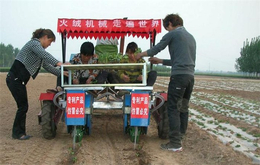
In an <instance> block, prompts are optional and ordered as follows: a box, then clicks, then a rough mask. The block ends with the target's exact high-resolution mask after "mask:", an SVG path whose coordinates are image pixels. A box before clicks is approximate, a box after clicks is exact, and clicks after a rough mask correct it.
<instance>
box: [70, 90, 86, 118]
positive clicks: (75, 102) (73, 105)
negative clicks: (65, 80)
mask: <svg viewBox="0 0 260 165" xmlns="http://www.w3.org/2000/svg"><path fill="white" fill-rule="evenodd" d="M66 113H67V118H84V117H85V93H67V108H66Z"/></svg>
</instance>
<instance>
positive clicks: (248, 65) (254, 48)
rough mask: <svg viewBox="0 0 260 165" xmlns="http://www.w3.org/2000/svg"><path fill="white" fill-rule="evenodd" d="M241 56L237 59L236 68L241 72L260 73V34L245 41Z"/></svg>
mask: <svg viewBox="0 0 260 165" xmlns="http://www.w3.org/2000/svg"><path fill="white" fill-rule="evenodd" d="M240 55H241V56H240V57H239V58H237V59H236V65H235V68H236V70H237V71H240V72H249V73H255V74H256V75H257V74H259V73H260V36H258V37H255V38H253V39H252V40H251V42H250V43H249V41H248V39H247V40H246V41H245V42H244V45H243V48H241V51H240Z"/></svg>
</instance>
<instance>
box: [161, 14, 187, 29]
mask: <svg viewBox="0 0 260 165" xmlns="http://www.w3.org/2000/svg"><path fill="white" fill-rule="evenodd" d="M169 22H171V23H172V26H173V27H175V26H178V25H180V26H183V20H182V18H181V17H180V16H179V15H178V14H168V15H167V16H166V17H165V18H164V19H163V27H164V28H165V29H166V28H167V27H168V26H169Z"/></svg>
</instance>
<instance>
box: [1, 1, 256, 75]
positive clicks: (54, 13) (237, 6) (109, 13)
mask: <svg viewBox="0 0 260 165" xmlns="http://www.w3.org/2000/svg"><path fill="white" fill-rule="evenodd" d="M0 3H1V4H0V5H1V8H0V16H1V18H0V21H1V22H0V29H1V33H0V42H1V43H4V44H5V45H7V44H12V45H13V46H14V47H15V48H19V49H21V48H22V47H23V45H24V44H25V43H26V42H27V41H29V40H30V38H31V36H32V32H33V31H35V30H36V29H38V28H49V29H51V30H52V31H53V32H54V33H55V35H56V38H57V39H56V42H55V43H52V45H51V46H50V47H49V48H47V51H48V52H50V53H51V54H52V55H54V56H55V57H56V58H57V59H59V60H61V40H60V38H61V37H60V34H58V33H57V20H58V18H77V19H87V18H89V19H115V18H123V17H128V19H163V18H164V17H165V16H166V15H167V14H170V13H178V14H179V15H180V16H181V17H182V18H183V20H184V26H185V28H186V29H187V30H188V31H189V32H190V33H191V34H193V36H194V37H195V39H196V41H197V60H196V70H203V71H206V70H210V71H236V70H235V67H234V66H235V60H236V59H237V58H239V57H240V49H241V48H242V47H243V42H244V41H245V40H246V39H249V41H251V39H252V38H254V37H257V36H260V0H187V1H184V0H180V1H175V0H131V1H129V0H0ZM165 33H167V31H165V30H164V28H163V27H162V33H160V34H158V35H157V37H156V43H158V42H159V40H160V39H161V38H162V36H163V35H164V34H165ZM87 40H89V39H87ZM85 41H86V39H73V40H72V39H68V40H67V51H66V52H67V55H69V54H71V53H78V52H79V48H80V45H81V44H82V43H83V42H85ZM89 41H92V42H93V44H95V43H96V41H94V40H89ZM131 41H135V42H136V43H137V44H138V46H139V47H140V48H141V49H142V50H143V51H144V50H147V49H148V48H149V40H146V39H140V38H126V41H125V43H126V44H127V43H128V42H131ZM157 57H159V58H164V59H169V58H170V56H169V53H168V48H166V50H164V51H162V52H160V53H159V54H158V55H157Z"/></svg>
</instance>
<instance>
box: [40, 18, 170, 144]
mask: <svg viewBox="0 0 260 165" xmlns="http://www.w3.org/2000/svg"><path fill="white" fill-rule="evenodd" d="M57 31H58V33H60V34H61V41H62V60H63V62H65V61H66V40H67V39H69V38H71V39H75V38H76V39H78V38H81V39H82V38H86V39H87V38H90V39H93V38H94V39H101V38H113V39H114V38H117V39H120V45H119V47H120V50H119V53H121V54H123V49H124V41H125V37H127V36H133V37H142V38H146V39H149V40H150V47H153V46H154V44H155V38H156V34H157V33H160V32H161V20H160V19H149V20H147V19H143V20H141V19H140V20H130V19H126V18H124V19H66V18H62V19H58V24H57ZM104 54H106V53H104ZM98 55H99V54H98ZM106 55H107V54H106ZM134 68H135V69H136V68H139V69H141V70H142V76H143V81H142V83H120V84H110V83H104V84H73V83H72V74H73V71H75V70H84V69H98V70H106V71H115V70H120V69H134ZM150 68H152V64H151V66H150ZM60 69H61V74H62V75H63V72H64V71H67V72H68V73H69V76H68V81H66V80H65V78H64V77H63V76H62V77H61V87H62V89H63V90H62V91H53V90H47V92H46V93H41V95H40V98H39V100H40V102H41V111H40V113H39V114H38V120H39V124H40V125H41V126H42V134H43V137H44V138H46V139H52V138H54V137H55V136H56V130H57V124H58V123H59V122H60V121H63V122H65V124H66V127H67V132H68V133H70V134H71V135H72V136H73V146H75V143H77V142H80V141H81V140H82V138H83V136H84V135H90V134H91V129H92V127H91V124H92V116H93V113H94V112H95V111H96V110H111V109H113V110H115V109H117V110H119V111H122V115H123V126H124V127H123V133H125V134H129V136H130V140H131V141H132V142H134V143H135V144H136V143H138V142H139V140H140V135H142V134H147V130H148V126H149V124H150V117H151V116H153V118H154V119H155V121H156V123H157V128H158V136H159V137H160V138H163V139H165V138H167V136H168V117H167V110H166V109H167V93H165V92H157V93H155V92H153V87H152V86H146V72H147V64H145V63H127V64H126V63H115V62H113V61H112V62H111V61H108V62H107V63H98V64H79V65H63V66H61V68H60ZM119 90H127V91H128V92H127V93H126V94H124V96H123V97H122V98H117V97H115V91H119ZM93 91H95V92H96V91H98V92H96V93H95V95H94V94H93Z"/></svg>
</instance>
